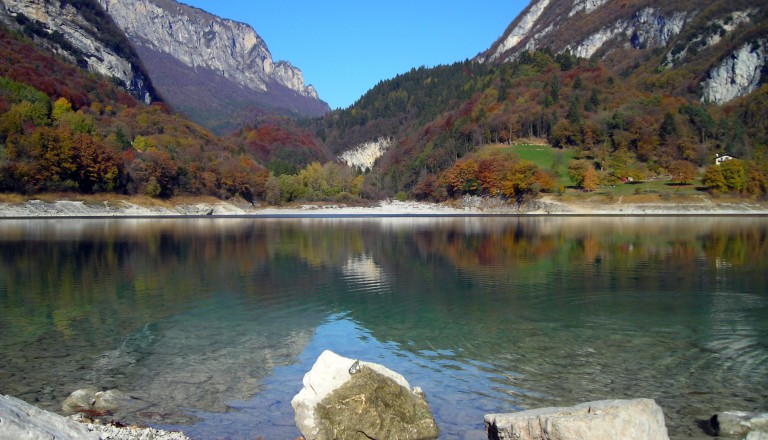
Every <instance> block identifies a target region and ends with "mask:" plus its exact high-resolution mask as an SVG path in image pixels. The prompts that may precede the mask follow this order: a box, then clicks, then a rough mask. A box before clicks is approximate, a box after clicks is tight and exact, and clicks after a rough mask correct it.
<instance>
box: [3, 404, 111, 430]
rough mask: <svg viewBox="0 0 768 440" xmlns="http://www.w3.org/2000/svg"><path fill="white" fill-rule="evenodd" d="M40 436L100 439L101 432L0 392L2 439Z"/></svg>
mask: <svg viewBox="0 0 768 440" xmlns="http://www.w3.org/2000/svg"><path fill="white" fill-rule="evenodd" d="M38 439H40V440H43V439H45V440H49V439H57V440H70V439H71V440H89V439H92V440H99V435H98V434H96V433H94V432H90V431H89V430H88V428H87V427H86V426H85V425H83V424H80V423H77V422H75V421H73V420H69V419H67V418H65V417H62V416H60V415H58V414H54V413H51V412H48V411H44V410H42V409H40V408H37V407H35V406H32V405H30V404H28V403H27V402H24V401H23V400H19V399H17V398H15V397H11V396H3V395H0V440H38Z"/></svg>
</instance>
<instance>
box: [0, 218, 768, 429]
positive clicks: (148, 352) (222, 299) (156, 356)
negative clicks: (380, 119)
mask: <svg viewBox="0 0 768 440" xmlns="http://www.w3.org/2000/svg"><path fill="white" fill-rule="evenodd" d="M0 260H2V261H1V262H2V269H0V307H1V309H2V310H3V313H2V316H0V334H1V335H2V336H0V356H2V358H3V359H6V361H5V362H4V363H3V365H2V366H0V392H2V393H5V394H11V395H14V396H16V397H19V398H22V399H24V400H27V401H29V402H32V403H35V404H37V405H39V406H41V407H43V408H45V409H49V410H54V411H57V410H59V409H60V405H61V402H62V401H63V400H64V398H66V396H67V395H68V394H69V393H70V392H72V391H74V390H75V389H78V388H83V387H86V386H96V387H99V388H110V389H113V388H117V389H120V390H123V391H126V392H128V393H130V394H131V395H133V396H136V397H137V398H139V399H140V400H141V401H142V402H144V403H143V405H142V407H141V408H134V409H132V410H131V411H127V412H126V413H125V414H120V416H121V418H123V419H125V420H126V421H129V422H134V423H141V424H146V425H152V426H158V427H164V428H172V429H181V430H183V431H185V432H186V433H188V434H189V435H190V436H192V437H194V438H222V437H224V438H233V439H236V438H254V437H256V436H259V435H261V436H263V437H264V438H294V437H296V436H297V435H298V431H297V430H296V428H295V426H294V425H293V411H292V409H291V407H290V399H291V398H292V397H293V395H294V394H295V393H296V392H298V390H299V389H300V388H301V378H302V376H303V374H304V373H305V372H306V371H308V370H309V369H310V368H311V365H312V363H313V362H314V360H315V359H316V358H317V356H318V355H319V354H320V353H321V352H322V351H323V350H325V349H331V350H333V351H336V352H337V353H339V354H342V355H344V356H346V357H350V358H359V359H363V360H367V361H371V362H377V363H381V364H384V365H386V366H388V367H389V368H391V369H394V370H396V371H398V372H400V373H402V374H403V375H404V376H405V377H406V378H408V380H409V381H410V382H411V384H412V385H418V386H420V387H422V388H423V389H424V391H425V392H426V394H427V399H428V402H429V403H430V406H431V408H432V409H433V411H434V412H435V416H436V419H437V422H438V425H439V426H440V428H441V431H442V436H441V438H445V439H453V438H457V439H464V438H483V437H484V432H483V425H482V421H483V415H484V414H486V413H497V412H512V411H518V410H521V409H530V408H537V407H542V406H565V405H572V404H575V403H579V402H584V401H589V400H598V399H605V398H634V397H649V398H654V399H656V400H657V401H658V403H659V404H660V405H661V406H662V408H663V409H664V411H665V414H666V415H667V424H668V426H669V428H670V434H671V437H672V438H706V437H705V436H704V435H703V433H701V432H699V431H698V428H697V427H696V425H695V421H696V420H698V419H702V418H708V417H709V416H711V415H712V414H714V413H715V412H718V411H721V410H763V411H764V410H765V408H766V407H768V277H766V275H765V274H766V273H767V271H766V270H767V269H768V222H766V220H765V218H762V217H755V218H751V217H738V218H727V217H718V218H704V217H665V218H655V217H556V218H548V217H527V218H526V217H498V218H494V217H464V218H462V217H457V218H428V217H417V218H408V217H403V218H310V219H248V218H237V219H204V218H200V219H114V220H108V219H94V220H74V219H67V220H4V221H2V222H0Z"/></svg>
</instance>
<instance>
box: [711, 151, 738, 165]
mask: <svg viewBox="0 0 768 440" xmlns="http://www.w3.org/2000/svg"><path fill="white" fill-rule="evenodd" d="M731 159H736V158H735V157H733V156H731V155H730V154H728V153H723V154H715V165H720V164H721V163H723V162H725V161H726V160H731Z"/></svg>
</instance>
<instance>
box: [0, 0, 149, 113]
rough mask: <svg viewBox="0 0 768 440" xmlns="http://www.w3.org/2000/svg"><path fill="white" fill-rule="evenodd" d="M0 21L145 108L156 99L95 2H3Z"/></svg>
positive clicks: (136, 62) (127, 46) (145, 76)
mask: <svg viewBox="0 0 768 440" xmlns="http://www.w3.org/2000/svg"><path fill="white" fill-rule="evenodd" d="M0 21H2V22H3V23H5V24H6V25H8V26H10V27H11V28H14V29H18V30H20V31H21V32H22V33H23V34H25V35H26V36H28V37H30V38H33V39H34V40H35V42H36V43H37V44H38V45H41V46H43V47H45V48H47V49H49V50H52V51H53V52H55V53H57V54H59V55H61V56H63V57H65V58H66V59H68V60H70V61H71V62H74V63H76V64H78V65H79V66H80V67H83V68H85V69H88V70H90V71H91V72H94V73H98V74H101V75H104V76H106V77H108V78H113V79H114V81H115V82H116V83H117V84H120V85H121V86H122V87H123V88H125V89H126V90H128V91H129V92H131V93H132V94H133V95H134V96H135V97H136V98H138V99H140V100H142V101H144V102H146V103H150V102H152V101H154V100H157V99H158V96H157V94H156V93H155V90H154V87H153V85H152V82H151V81H150V79H149V75H148V74H147V73H146V71H145V69H144V67H143V66H142V64H141V61H140V60H139V57H138V55H137V54H136V52H135V51H134V50H133V48H132V46H131V44H130V43H129V42H128V40H127V39H126V38H125V35H124V34H123V33H122V32H121V31H120V29H119V28H117V26H116V25H115V23H114V22H113V21H112V19H111V18H110V17H109V16H108V15H106V14H105V13H104V11H103V9H102V8H101V7H100V6H99V5H98V3H96V0H2V1H0Z"/></svg>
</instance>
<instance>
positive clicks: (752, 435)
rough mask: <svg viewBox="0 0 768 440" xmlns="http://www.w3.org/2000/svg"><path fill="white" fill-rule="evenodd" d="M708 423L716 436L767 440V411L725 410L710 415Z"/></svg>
mask: <svg viewBox="0 0 768 440" xmlns="http://www.w3.org/2000/svg"><path fill="white" fill-rule="evenodd" d="M709 424H710V428H711V431H712V432H713V433H714V434H715V435H717V436H734V437H739V438H746V439H748V440H758V439H763V438H765V439H766V440H768V413H765V414H758V413H752V412H744V411H725V412H721V413H718V414H715V415H714V416H712V418H711V419H709Z"/></svg>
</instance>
